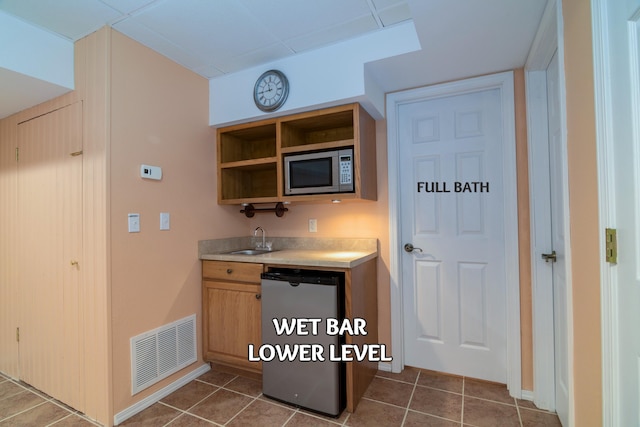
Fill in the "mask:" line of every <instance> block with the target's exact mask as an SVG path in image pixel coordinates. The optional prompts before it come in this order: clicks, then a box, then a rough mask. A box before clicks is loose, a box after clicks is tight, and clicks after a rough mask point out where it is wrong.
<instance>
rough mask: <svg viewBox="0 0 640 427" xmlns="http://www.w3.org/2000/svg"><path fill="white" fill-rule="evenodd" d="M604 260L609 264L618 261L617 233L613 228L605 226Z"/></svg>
mask: <svg viewBox="0 0 640 427" xmlns="http://www.w3.org/2000/svg"><path fill="white" fill-rule="evenodd" d="M604 233H605V241H606V244H605V251H606V254H605V260H606V261H607V262H610V263H611V264H616V263H617V262H618V233H617V230H616V229H615V228H605V230H604Z"/></svg>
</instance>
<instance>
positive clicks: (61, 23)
mask: <svg viewBox="0 0 640 427" xmlns="http://www.w3.org/2000/svg"><path fill="white" fill-rule="evenodd" d="M0 10H4V11H5V12H7V13H10V14H12V15H14V16H17V17H19V18H22V19H24V20H25V21H28V22H31V23H33V24H35V25H38V26H40V27H42V28H46V29H48V30H50V31H53V32H55V33H58V34H60V35H62V36H64V37H67V38H69V39H71V40H73V41H75V40H78V39H79V38H82V37H84V36H86V35H87V34H89V33H91V32H93V31H95V30H97V29H98V28H100V27H102V26H103V25H104V24H105V22H109V21H112V20H114V19H116V18H117V17H119V16H120V15H121V14H120V12H118V11H117V10H115V9H112V8H111V7H109V6H107V5H106V4H104V3H102V2H100V1H98V0H56V1H42V0H0Z"/></svg>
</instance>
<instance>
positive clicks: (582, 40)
mask: <svg viewBox="0 0 640 427" xmlns="http://www.w3.org/2000/svg"><path fill="white" fill-rule="evenodd" d="M562 14H563V17H564V52H565V53H564V62H565V78H566V90H567V94H566V101H567V154H568V163H569V170H568V172H569V210H570V224H571V256H572V265H571V274H572V276H573V277H572V286H573V294H572V298H573V373H572V374H573V380H574V390H573V391H574V402H575V425H577V426H598V425H600V424H601V422H602V372H601V366H602V365H601V363H602V354H601V330H600V269H599V265H600V258H599V245H600V243H599V240H598V239H599V238H598V227H599V225H598V182H597V179H598V177H597V159H596V130H595V124H594V123H595V104H594V102H595V101H594V85H593V49H592V43H591V40H592V39H591V36H592V34H591V10H590V5H589V2H587V1H583V0H564V1H563V2H562Z"/></svg>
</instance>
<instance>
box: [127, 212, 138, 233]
mask: <svg viewBox="0 0 640 427" xmlns="http://www.w3.org/2000/svg"><path fill="white" fill-rule="evenodd" d="M139 232H140V214H137V213H130V214H129V233H139Z"/></svg>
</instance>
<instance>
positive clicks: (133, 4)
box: [101, 0, 158, 14]
mask: <svg viewBox="0 0 640 427" xmlns="http://www.w3.org/2000/svg"><path fill="white" fill-rule="evenodd" d="M101 1H102V2H103V3H106V4H107V5H108V6H111V7H112V8H113V9H116V10H117V11H119V12H121V13H123V14H128V13H131V12H134V11H136V10H138V9H140V8H142V7H144V6H146V5H148V4H151V3H153V2H155V1H158V0H101Z"/></svg>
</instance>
